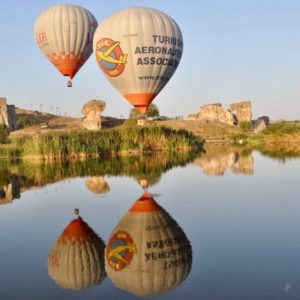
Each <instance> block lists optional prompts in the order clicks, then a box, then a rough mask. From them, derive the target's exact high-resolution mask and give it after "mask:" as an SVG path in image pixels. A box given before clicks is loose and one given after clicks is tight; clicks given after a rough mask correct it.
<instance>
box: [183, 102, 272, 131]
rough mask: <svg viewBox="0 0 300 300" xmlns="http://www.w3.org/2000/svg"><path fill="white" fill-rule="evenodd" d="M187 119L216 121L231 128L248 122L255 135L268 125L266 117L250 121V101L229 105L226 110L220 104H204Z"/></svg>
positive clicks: (268, 121) (268, 120)
mask: <svg viewBox="0 0 300 300" xmlns="http://www.w3.org/2000/svg"><path fill="white" fill-rule="evenodd" d="M187 119H188V120H199V121H206V122H211V121H217V122H220V123H224V124H228V125H232V126H238V125H240V124H241V122H249V123H250V124H251V126H252V129H253V131H254V132H256V133H258V132H260V131H262V130H264V129H266V128H267V127H268V125H269V123H270V119H269V117H267V116H263V117H260V118H258V119H256V120H252V106H251V101H242V102H238V103H233V104H230V105H229V108H228V109H226V108H224V107H223V106H222V104H221V103H213V104H206V105H203V106H201V108H200V111H199V112H198V113H196V114H191V115H189V116H188V118H187Z"/></svg>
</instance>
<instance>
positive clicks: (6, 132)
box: [0, 124, 9, 144]
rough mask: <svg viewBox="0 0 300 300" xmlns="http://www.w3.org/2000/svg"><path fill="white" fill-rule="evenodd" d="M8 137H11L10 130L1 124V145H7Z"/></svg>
mask: <svg viewBox="0 0 300 300" xmlns="http://www.w3.org/2000/svg"><path fill="white" fill-rule="evenodd" d="M8 136H9V128H8V127H7V126H6V125H4V124H0V144H5V143H7V142H8Z"/></svg>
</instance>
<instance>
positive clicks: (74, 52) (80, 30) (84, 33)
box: [34, 4, 98, 86]
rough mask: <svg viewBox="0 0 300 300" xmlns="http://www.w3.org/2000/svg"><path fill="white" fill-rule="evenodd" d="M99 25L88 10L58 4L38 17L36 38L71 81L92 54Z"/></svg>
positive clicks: (52, 61) (35, 29) (35, 30)
mask: <svg viewBox="0 0 300 300" xmlns="http://www.w3.org/2000/svg"><path fill="white" fill-rule="evenodd" d="M97 25H98V23H97V20H96V19H95V17H94V16H93V15H92V14H91V13H90V12H89V11H88V10H87V9H85V8H83V7H81V6H78V5H73V4H59V5H55V6H52V7H50V8H48V9H47V10H45V11H44V12H42V13H41V14H40V15H39V17H38V18H37V20H36V22H35V26H34V34H35V39H36V42H37V44H38V46H39V48H40V49H41V51H42V52H43V53H44V54H45V56H46V57H47V58H48V59H49V60H50V62H51V63H52V64H53V65H54V66H55V67H56V68H57V69H58V70H59V71H60V72H61V73H62V74H63V75H64V76H69V77H70V79H72V78H73V77H74V76H75V74H76V73H77V71H78V70H79V69H80V68H81V67H82V65H83V64H84V63H85V62H86V60H87V59H88V58H89V57H90V55H91V54H92V52H93V49H92V41H93V36H94V32H95V30H96V27H97ZM69 85H70V86H71V84H70V81H69Z"/></svg>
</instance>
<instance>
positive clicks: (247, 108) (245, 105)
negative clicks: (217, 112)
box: [229, 101, 252, 124]
mask: <svg viewBox="0 0 300 300" xmlns="http://www.w3.org/2000/svg"><path fill="white" fill-rule="evenodd" d="M229 106H230V108H229V111H230V112H231V113H232V114H233V115H234V116H235V117H236V120H237V123H238V124H239V123H240V122H242V121H247V122H251V120H252V107H251V101H242V102H239V103H233V104H230V105H229Z"/></svg>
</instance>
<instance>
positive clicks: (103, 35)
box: [93, 7, 183, 113]
mask: <svg viewBox="0 0 300 300" xmlns="http://www.w3.org/2000/svg"><path fill="white" fill-rule="evenodd" d="M93 50H94V53H95V55H96V60H97V62H98V65H99V66H100V68H101V70H102V72H103V73H104V75H105V76H106V78H107V79H108V80H109V82H110V83H111V84H112V85H113V86H114V87H115V88H116V89H117V90H118V91H119V92H120V93H121V94H122V95H123V96H124V97H125V98H126V99H127V100H128V101H129V102H130V103H131V104H132V105H134V106H135V107H136V108H138V109H139V110H140V111H141V112H142V113H145V112H146V111H147V108H148V106H149V105H150V103H151V102H152V100H153V99H154V98H155V97H156V96H157V94H158V93H159V92H160V91H161V90H162V89H163V87H164V86H165V85H166V83H167V82H168V81H169V80H170V78H171V77H172V75H173V73H174V72H175V70H176V68H177V66H178V64H179V62H180V58H181V55H182V50H183V40H182V35H181V31H180V29H179V27H178V25H177V24H176V22H175V21H174V20H173V19H172V18H170V17H169V16H168V15H166V14H165V13H163V12H161V11H159V10H156V9H152V8H145V7H132V8H127V9H124V10H121V11H119V12H116V13H114V14H113V15H111V16H110V17H108V18H106V19H105V20H104V21H103V22H101V23H100V24H99V26H98V28H97V30H96V32H95V35H94V41H93Z"/></svg>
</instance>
